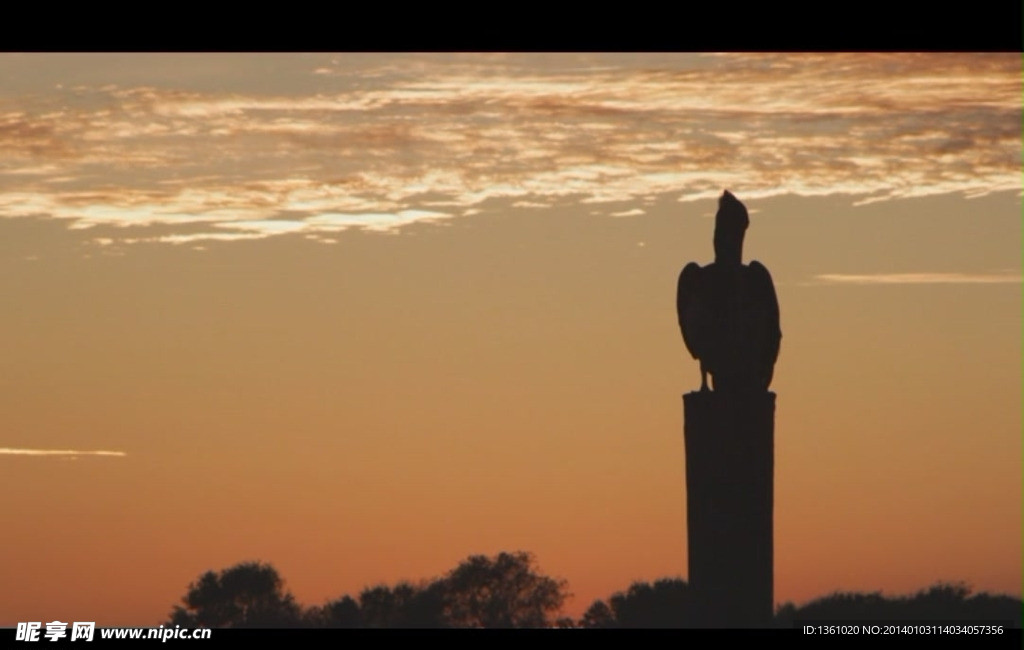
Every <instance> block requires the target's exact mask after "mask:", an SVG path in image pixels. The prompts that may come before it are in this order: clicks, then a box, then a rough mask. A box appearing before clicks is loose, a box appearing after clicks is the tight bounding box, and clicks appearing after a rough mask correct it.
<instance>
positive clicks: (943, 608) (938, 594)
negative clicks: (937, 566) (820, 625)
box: [775, 583, 1022, 627]
mask: <svg viewBox="0 0 1024 650" xmlns="http://www.w3.org/2000/svg"><path fill="white" fill-rule="evenodd" d="M1021 612H1022V606H1021V600H1020V599H1019V598H1014V597H1012V596H1006V595H993V594H987V593H980V594H975V595H973V596H972V595H971V588H970V587H969V586H967V585H965V584H963V583H953V584H950V583H938V584H935V585H932V586H931V587H928V588H927V589H922V590H920V591H918V592H917V593H914V594H911V595H909V596H892V597H885V596H883V595H882V594H881V593H880V592H873V593H854V592H835V593H832V594H829V595H827V596H822V597H821V598H816V599H814V600H812V601H810V602H808V603H805V604H804V605H802V606H799V607H797V606H796V605H793V604H792V603H786V604H785V605H783V606H782V607H780V608H779V609H778V611H777V612H776V614H775V622H776V625H778V626H780V627H792V626H794V625H801V624H804V623H814V622H838V621H850V622H857V621H937V622H942V621H946V622H948V621H977V622H979V623H984V622H989V623H997V624H998V623H1002V624H1006V625H1011V626H1013V627H1020V626H1021Z"/></svg>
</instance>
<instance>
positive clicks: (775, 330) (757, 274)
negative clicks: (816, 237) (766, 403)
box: [749, 261, 782, 381]
mask: <svg viewBox="0 0 1024 650" xmlns="http://www.w3.org/2000/svg"><path fill="white" fill-rule="evenodd" d="M749 268H750V279H751V285H752V288H753V296H754V297H755V300H757V301H758V303H759V304H758V306H759V307H760V310H761V311H762V313H764V315H765V320H764V323H763V325H762V327H764V328H765V330H764V335H765V338H764V339H763V340H764V342H765V348H764V350H763V351H762V353H763V356H762V357H761V364H762V367H763V368H765V370H766V371H767V373H768V378H769V381H770V380H771V375H772V370H773V368H774V367H775V361H776V360H777V359H778V358H779V347H780V345H781V344H782V328H781V326H780V324H779V299H778V297H777V296H776V295H775V284H774V283H773V282H772V276H771V274H770V273H768V269H767V268H765V266H764V265H763V264H761V263H760V262H757V261H753V262H751V263H750V267H749Z"/></svg>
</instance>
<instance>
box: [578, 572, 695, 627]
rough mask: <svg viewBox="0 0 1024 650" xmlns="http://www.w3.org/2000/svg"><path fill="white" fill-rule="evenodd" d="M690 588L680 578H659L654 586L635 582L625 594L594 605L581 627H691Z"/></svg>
mask: <svg viewBox="0 0 1024 650" xmlns="http://www.w3.org/2000/svg"><path fill="white" fill-rule="evenodd" d="M692 609H693V606H692V601H691V594H690V587H689V585H688V584H687V583H686V582H685V581H683V580H681V579H679V578H662V579H661V580H657V581H655V582H654V584H650V583H647V582H634V583H633V584H632V585H630V586H629V589H627V590H626V592H625V593H623V592H621V591H620V592H617V593H615V594H613V595H612V597H611V598H609V599H608V602H607V603H605V602H604V601H603V600H597V601H594V604H593V605H591V606H590V608H589V609H587V611H586V612H585V613H584V614H583V618H582V619H580V626H581V627H634V628H666V627H689V626H691V625H693V623H694V621H693V616H692Z"/></svg>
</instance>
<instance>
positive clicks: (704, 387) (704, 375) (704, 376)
mask: <svg viewBox="0 0 1024 650" xmlns="http://www.w3.org/2000/svg"><path fill="white" fill-rule="evenodd" d="M700 390H701V392H702V393H706V392H707V391H708V371H707V370H706V369H705V368H704V362H703V361H701V362H700Z"/></svg>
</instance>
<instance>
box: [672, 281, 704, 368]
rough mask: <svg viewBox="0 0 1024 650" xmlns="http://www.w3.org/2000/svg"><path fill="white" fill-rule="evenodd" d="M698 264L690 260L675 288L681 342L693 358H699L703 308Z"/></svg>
mask: <svg viewBox="0 0 1024 650" xmlns="http://www.w3.org/2000/svg"><path fill="white" fill-rule="evenodd" d="M700 271H701V268H700V265H699V264H697V263H696V262H690V263H689V264H687V265H686V266H685V267H683V271H682V273H680V274H679V286H678V288H677V290H676V313H677V315H678V316H679V329H680V330H682V332H683V342H684V343H686V349H687V350H689V352H690V355H691V356H693V358H694V359H699V358H700V356H701V355H700V352H701V347H702V341H701V339H702V337H701V332H700V329H701V328H700V325H699V323H700V310H701V309H702V308H703V307H702V305H701V304H700V303H701V299H700V275H701V274H700Z"/></svg>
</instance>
